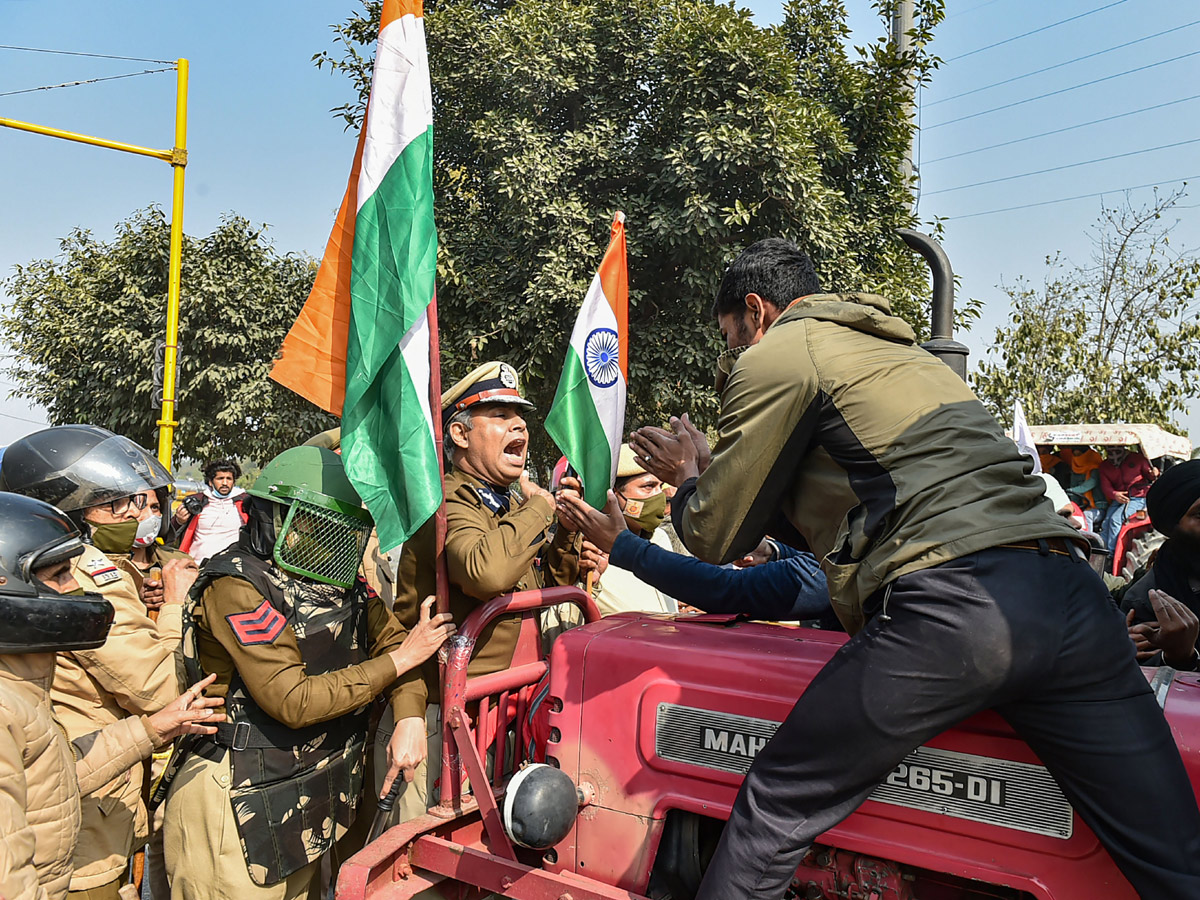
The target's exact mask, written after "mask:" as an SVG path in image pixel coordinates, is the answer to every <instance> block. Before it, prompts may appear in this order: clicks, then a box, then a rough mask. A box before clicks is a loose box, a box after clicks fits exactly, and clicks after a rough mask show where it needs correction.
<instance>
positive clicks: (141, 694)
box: [50, 546, 183, 893]
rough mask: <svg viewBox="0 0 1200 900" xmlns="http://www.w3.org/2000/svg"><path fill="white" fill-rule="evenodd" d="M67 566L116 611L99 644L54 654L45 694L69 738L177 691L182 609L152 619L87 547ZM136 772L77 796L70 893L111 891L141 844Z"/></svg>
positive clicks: (172, 607) (155, 705)
mask: <svg viewBox="0 0 1200 900" xmlns="http://www.w3.org/2000/svg"><path fill="white" fill-rule="evenodd" d="M71 571H72V574H73V575H74V576H75V579H76V580H77V581H78V582H79V584H80V586H81V587H82V588H83V589H84V590H85V591H88V592H93V591H94V592H96V593H99V594H101V595H102V596H103V597H104V599H106V600H107V601H108V602H109V603H111V604H112V605H113V609H114V611H115V614H114V618H113V624H112V628H111V630H110V631H109V633H108V640H106V641H105V642H104V644H103V646H100V647H97V648H95V649H93V650H73V651H69V652H65V653H60V654H58V661H57V666H56V668H55V672H54V683H53V688H52V690H51V695H50V697H51V702H52V703H53V705H54V711H55V714H56V716H57V717H58V719H59V721H60V722H61V723H62V725H63V728H64V729H65V730H66V733H67V737H68V738H69V739H70V740H72V741H75V740H78V739H79V738H82V737H84V736H85V735H88V734H91V733H92V732H94V731H98V730H99V729H101V728H105V727H106V726H108V725H111V724H112V723H113V722H117V721H120V720H121V719H124V718H125V717H127V716H138V715H151V714H153V713H156V712H158V711H159V710H160V709H162V708H163V707H164V706H166V705H167V704H168V703H170V702H171V701H173V700H174V699H175V698H176V697H178V696H179V694H180V693H181V691H182V689H183V688H182V686H181V684H180V682H179V677H178V674H177V670H176V664H175V651H176V649H177V648H178V646H179V629H180V624H179V623H180V615H181V613H182V609H181V607H180V605H179V604H177V603H174V604H167V605H166V606H164V607H163V608H162V610H161V612H160V614H159V618H158V621H157V622H154V621H152V620H151V619H150V618H149V617H148V616H147V615H146V610H145V607H144V606H142V601H141V600H140V599H139V597H138V592H137V588H136V587H135V586H134V583H133V580H132V578H131V577H130V576H129V575H127V574H125V573H123V572H122V571H121V570H120V569H119V568H118V567H117V566H116V565H115V564H114V563H113V562H112V561H111V560H109V558H108V557H107V556H105V555H104V554H103V553H101V552H100V551H99V550H97V549H96V548H94V547H90V546H89V547H87V548H86V549H85V550H84V552H83V554H82V555H80V556H78V557H76V558H75V560H74V561H73V562H72V564H71ZM143 772H144V767H143V766H134V767H133V768H132V769H130V770H128V771H126V772H123V773H121V774H120V775H118V776H117V777H115V778H114V779H113V780H112V781H110V782H109V783H108V784H106V785H104V787H102V788H100V789H99V790H97V791H95V792H94V793H93V794H92V795H91V796H89V797H84V798H83V801H82V814H83V815H82V828H81V831H80V835H79V842H78V844H77V845H76V849H75V856H74V873H73V874H72V876H71V891H72V893H74V892H78V891H86V890H93V889H100V888H104V889H111V890H115V887H116V886H117V884H118V882H119V880H120V879H121V877H122V876H123V875H124V873H125V867H126V863H127V861H128V859H129V855H130V853H132V852H133V850H134V849H135V848H136V847H138V846H140V845H141V844H142V843H144V842H145V840H146V837H147V832H148V827H147V819H146V808H145V804H144V803H143V802H142V781H143Z"/></svg>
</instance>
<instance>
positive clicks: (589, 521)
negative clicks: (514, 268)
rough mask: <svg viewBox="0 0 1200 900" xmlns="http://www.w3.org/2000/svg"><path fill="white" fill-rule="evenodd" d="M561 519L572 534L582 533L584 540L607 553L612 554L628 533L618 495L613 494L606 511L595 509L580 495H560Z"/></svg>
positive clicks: (610, 496) (609, 498)
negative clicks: (623, 534)
mask: <svg viewBox="0 0 1200 900" xmlns="http://www.w3.org/2000/svg"><path fill="white" fill-rule="evenodd" d="M558 519H559V521H560V522H562V523H563V524H564V525H566V526H567V527H568V528H570V529H571V530H572V531H582V532H583V536H584V537H585V538H587V539H588V540H589V541H591V542H592V543H593V544H595V545H596V546H597V547H598V548H599V549H600V550H601V551H602V552H604V553H611V552H612V548H613V544H614V543H616V540H617V536H618V535H619V534H620V533H621V532H622V531H626V530H627V528H626V526H625V516H624V514H623V513H622V512H621V507H620V505H619V504H618V503H617V495H616V494H614V493H613V492H612V491H609V492H608V502H607V503H605V504H604V509H603V510H598V509H592V507H590V506H588V504H587V503H586V502H585V501H584V500H583V498H582V497H580V496H579V495H577V494H574V493H569V492H566V491H563V492H561V493H560V494H559V495H558Z"/></svg>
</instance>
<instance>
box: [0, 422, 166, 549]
mask: <svg viewBox="0 0 1200 900" xmlns="http://www.w3.org/2000/svg"><path fill="white" fill-rule="evenodd" d="M171 481H172V478H171V473H170V472H169V471H167V468H166V467H165V466H164V465H163V464H162V463H160V462H159V461H158V460H157V459H156V458H155V457H154V456H153V455H152V454H151V453H150V452H149V451H147V450H146V449H144V448H143V447H141V446H140V445H138V444H135V443H134V442H133V441H131V440H130V439H129V438H127V437H122V436H121V435H119V434H113V433H112V432H111V431H109V430H108V429H106V428H99V427H97V426H95V425H56V426H54V427H53V428H46V429H44V430H42V431H36V432H34V433H33V434H30V435H27V436H25V437H23V438H21V439H20V440H18V441H14V442H13V443H12V444H11V445H9V447H8V449H7V450H5V451H4V458H3V460H2V461H0V490H5V491H12V492H13V493H15V494H24V495H25V496H26V497H33V498H34V499H37V500H43V501H45V502H46V503H50V504H52V505H54V506H57V507H58V508H59V509H61V510H62V511H63V512H65V513H66V514H67V515H68V516H69V517H70V518H71V520H72V521H73V522H75V524H76V525H79V526H80V527H82V526H83V512H84V510H86V509H88V508H89V507H92V506H100V505H101V504H104V503H109V502H111V501H113V500H120V499H121V498H123V497H132V496H133V495H135V494H140V493H142V492H143V491H159V490H165V489H167V488H169V486H170V484H171Z"/></svg>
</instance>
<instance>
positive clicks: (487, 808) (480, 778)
mask: <svg viewBox="0 0 1200 900" xmlns="http://www.w3.org/2000/svg"><path fill="white" fill-rule="evenodd" d="M483 707H484V711H483V712H482V714H483V715H487V713H486V707H487V703H486V701H484V702H483ZM450 728H451V731H452V732H453V734H454V740H455V741H456V742H457V743H458V747H459V753H460V754H462V760H463V763H465V764H466V767H467V777H468V778H470V779H471V791H472V793H473V794H474V796H475V801H476V802H477V803H478V804H479V814H480V815H481V816H482V817H483V827H484V828H485V829H486V830H487V836H488V844H489V845H490V846H491V850H492V853H493V854H495V855H496V856H503V857H504V858H505V859H512V860H515V859H516V858H517V853H516V851H515V850H514V849H513V845H512V841H510V840H509V839H508V835H507V834H505V833H504V822H502V821H501V819H500V806H499V804H498V803H497V802H496V795H495V793H493V792H492V791H491V790H490V788H489V787H488V780H487V769H486V767H485V766H484V762H483V760H484V759H485V757H484V756H483V754H481V753H480V752H479V751H478V750H476V749H475V745H474V744H473V743H472V742H471V726H470V725H468V724H467V721H466V717H465V716H463V715H462V712H461V711H460V710H454V711H452V712H451V713H450ZM499 764H500V763H499V761H497V763H496V765H499ZM476 785H480V787H476Z"/></svg>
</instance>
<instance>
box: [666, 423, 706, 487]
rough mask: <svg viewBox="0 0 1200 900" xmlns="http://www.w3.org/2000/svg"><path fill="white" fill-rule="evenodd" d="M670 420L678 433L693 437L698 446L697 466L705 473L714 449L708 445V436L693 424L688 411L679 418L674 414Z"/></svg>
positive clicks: (693, 442) (695, 445) (694, 444)
mask: <svg viewBox="0 0 1200 900" xmlns="http://www.w3.org/2000/svg"><path fill="white" fill-rule="evenodd" d="M670 422H671V429H672V430H673V431H674V432H675V433H676V434H678V435H685V434H686V435H687V436H688V437H690V438H691V439H692V445H693V446H694V447H695V448H696V468H697V469H699V470H700V474H701V475H703V474H704V470H705V469H707V468H708V464H709V462H711V460H712V450H711V449H710V448H709V446H708V438H707V437H705V436H704V432H703V431H701V430H700V429H699V428H697V427H696V426H695V425H693V424H692V420H691V419H689V418H688V414H687V413H684V414H683V415H682V416H679V417H678V418H676V417H675V416H672V417H671V419H670Z"/></svg>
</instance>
